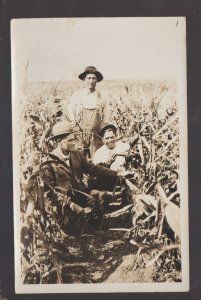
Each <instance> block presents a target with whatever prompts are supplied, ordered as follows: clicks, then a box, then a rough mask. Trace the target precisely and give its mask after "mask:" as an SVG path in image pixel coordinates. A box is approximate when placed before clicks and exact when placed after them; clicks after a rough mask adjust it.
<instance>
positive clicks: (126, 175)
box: [117, 170, 133, 177]
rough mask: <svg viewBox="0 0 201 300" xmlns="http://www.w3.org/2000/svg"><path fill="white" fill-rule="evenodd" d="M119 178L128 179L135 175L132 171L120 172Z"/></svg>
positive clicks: (118, 173)
mask: <svg viewBox="0 0 201 300" xmlns="http://www.w3.org/2000/svg"><path fill="white" fill-rule="evenodd" d="M117 176H118V177H128V176H133V174H132V173H131V172H130V171H124V170H123V171H122V170H121V171H118V172H117Z"/></svg>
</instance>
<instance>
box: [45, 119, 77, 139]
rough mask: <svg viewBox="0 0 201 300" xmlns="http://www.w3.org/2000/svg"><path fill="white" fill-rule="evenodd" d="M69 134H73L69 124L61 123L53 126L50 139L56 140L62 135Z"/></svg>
mask: <svg viewBox="0 0 201 300" xmlns="http://www.w3.org/2000/svg"><path fill="white" fill-rule="evenodd" d="M71 133H74V130H73V128H72V127H71V125H70V123H69V122H67V121H62V122H59V123H56V124H55V125H54V126H53V128H52V137H51V138H50V139H53V138H57V137H59V136H62V135H69V134H71Z"/></svg>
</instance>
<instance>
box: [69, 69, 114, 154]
mask: <svg viewBox="0 0 201 300" xmlns="http://www.w3.org/2000/svg"><path fill="white" fill-rule="evenodd" d="M78 77H79V79H81V80H83V81H84V84H85V86H84V88H82V89H80V90H78V91H76V92H74V93H73V95H72V97H71V99H70V103H69V105H68V107H67V119H69V121H70V123H71V126H72V127H73V128H76V129H77V130H79V131H80V134H81V137H82V142H83V143H84V147H85V148H89V151H90V153H89V156H93V154H94V153H95V152H96V150H97V149H98V148H99V147H100V146H101V145H102V141H101V138H100V137H99V136H98V133H99V131H100V128H101V124H102V122H108V121H109V113H110V112H109V103H108V101H106V99H105V98H104V97H103V95H102V94H101V93H100V92H99V91H98V90H97V89H96V85H97V82H100V81H102V80H103V75H102V74H101V73H100V72H99V71H98V70H97V69H96V68H95V67H93V66H89V67H86V68H85V70H84V72H83V73H81V74H80V75H79V76H78Z"/></svg>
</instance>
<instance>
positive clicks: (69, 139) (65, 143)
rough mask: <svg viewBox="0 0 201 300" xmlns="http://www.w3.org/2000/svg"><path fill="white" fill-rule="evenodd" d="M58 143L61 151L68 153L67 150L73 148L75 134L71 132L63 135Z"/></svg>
mask: <svg viewBox="0 0 201 300" xmlns="http://www.w3.org/2000/svg"><path fill="white" fill-rule="evenodd" d="M58 145H59V147H60V149H61V151H62V153H63V154H64V155H65V154H68V153H69V151H72V150H74V149H75V135H74V133H71V134H69V135H67V136H65V137H63V138H62V139H61V140H59V142H58Z"/></svg>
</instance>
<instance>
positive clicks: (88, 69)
mask: <svg viewBox="0 0 201 300" xmlns="http://www.w3.org/2000/svg"><path fill="white" fill-rule="evenodd" d="M87 74H95V75H96V78H97V81H101V80H103V75H102V74H101V73H100V72H99V71H98V70H97V69H96V68H95V67H92V66H89V67H86V68H85V70H84V72H83V73H81V74H80V75H79V76H78V77H79V79H81V80H84V79H85V77H86V75H87Z"/></svg>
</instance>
